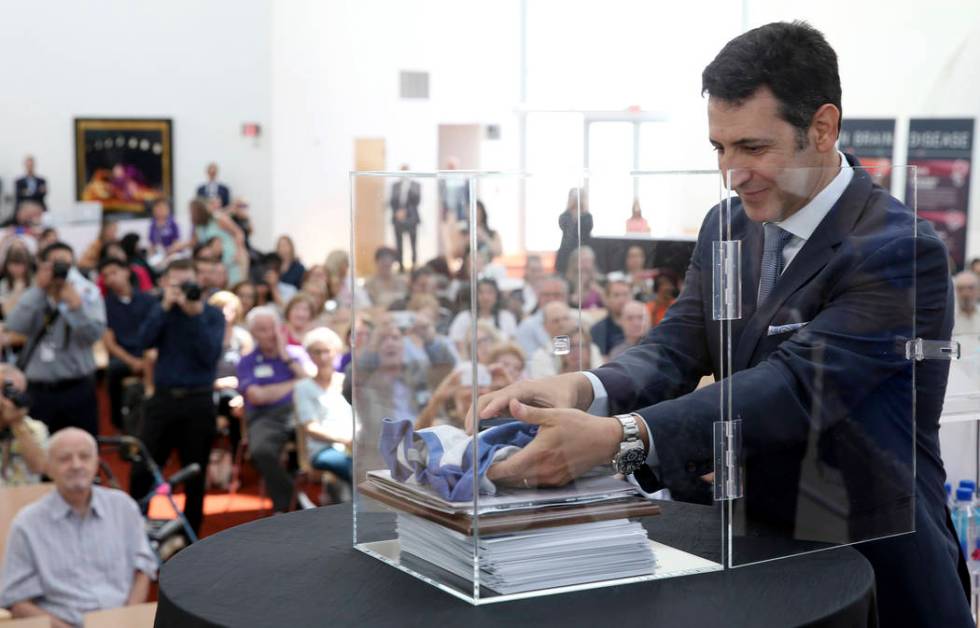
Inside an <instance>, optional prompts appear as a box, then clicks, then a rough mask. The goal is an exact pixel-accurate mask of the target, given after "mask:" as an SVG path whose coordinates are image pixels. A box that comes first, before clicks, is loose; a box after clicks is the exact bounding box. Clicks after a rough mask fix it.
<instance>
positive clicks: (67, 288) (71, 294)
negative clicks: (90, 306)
mask: <svg viewBox="0 0 980 628" xmlns="http://www.w3.org/2000/svg"><path fill="white" fill-rule="evenodd" d="M58 300H59V301H61V302H62V303H64V304H65V305H67V306H68V309H70V310H77V309H78V308H80V307H82V296H81V295H80V294H78V290H76V289H75V286H73V285H72V284H71V282H68V281H65V282H63V283H62V285H61V290H60V292H59V293H58Z"/></svg>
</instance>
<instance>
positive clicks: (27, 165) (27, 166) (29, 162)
mask: <svg viewBox="0 0 980 628" xmlns="http://www.w3.org/2000/svg"><path fill="white" fill-rule="evenodd" d="M24 170H25V171H26V172H27V174H30V175H33V174H34V158H33V157H28V158H27V159H25V160H24Z"/></svg>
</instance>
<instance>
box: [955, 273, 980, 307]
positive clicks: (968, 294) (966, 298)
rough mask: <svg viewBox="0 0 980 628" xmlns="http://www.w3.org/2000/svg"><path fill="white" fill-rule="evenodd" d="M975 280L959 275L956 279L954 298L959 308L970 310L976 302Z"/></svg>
mask: <svg viewBox="0 0 980 628" xmlns="http://www.w3.org/2000/svg"><path fill="white" fill-rule="evenodd" d="M977 283H978V282H977V281H976V280H973V279H971V278H970V277H961V278H958V279H957V281H956V300H957V301H958V302H959V304H960V309H961V310H967V311H972V310H973V309H974V308H976V306H977V305H976V304H977V292H978V290H977Z"/></svg>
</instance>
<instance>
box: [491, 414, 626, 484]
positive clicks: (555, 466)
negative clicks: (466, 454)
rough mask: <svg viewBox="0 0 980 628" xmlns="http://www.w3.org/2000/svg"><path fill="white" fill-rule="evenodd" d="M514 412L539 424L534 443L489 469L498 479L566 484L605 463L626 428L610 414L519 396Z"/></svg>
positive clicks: (512, 481)
mask: <svg viewBox="0 0 980 628" xmlns="http://www.w3.org/2000/svg"><path fill="white" fill-rule="evenodd" d="M509 409H510V413H511V415H512V416H513V417H514V418H515V419H518V420H520V421H524V422H525V423H532V424H534V425H538V426H539V428H538V434H537V436H535V437H534V440H533V441H531V443H530V444H529V445H528V446H527V447H525V448H524V449H522V450H521V451H519V452H517V453H516V454H514V455H513V456H511V457H510V458H507V459H506V460H503V461H501V462H498V463H496V464H495V465H493V466H492V467H490V469H489V470H488V471H487V478H489V479H490V480H492V481H494V482H500V483H503V484H505V485H510V486H519V487H521V486H522V487H534V486H563V485H565V484H568V483H569V482H571V481H572V480H574V479H575V478H577V477H579V476H580V475H582V474H584V473H586V472H587V471H589V470H591V469H592V468H593V467H596V466H598V465H601V464H606V463H608V462H610V461H611V460H612V459H613V457H614V456H615V455H616V453H617V452H618V451H619V443H620V441H621V440H622V438H623V428H622V425H621V424H620V422H619V421H617V420H616V419H614V418H611V417H597V416H592V415H590V414H587V413H585V412H582V411H581V410H573V409H559V408H535V407H532V406H528V405H525V404H523V403H521V402H519V401H517V400H516V399H512V400H511V401H510V407H509Z"/></svg>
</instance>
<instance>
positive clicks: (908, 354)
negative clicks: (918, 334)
mask: <svg viewBox="0 0 980 628" xmlns="http://www.w3.org/2000/svg"><path fill="white" fill-rule="evenodd" d="M905 359H906V360H915V361H916V362H921V361H922V360H959V359H960V343H959V342H957V341H955V340H923V339H922V338H915V339H913V340H909V341H908V342H906V343H905Z"/></svg>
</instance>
